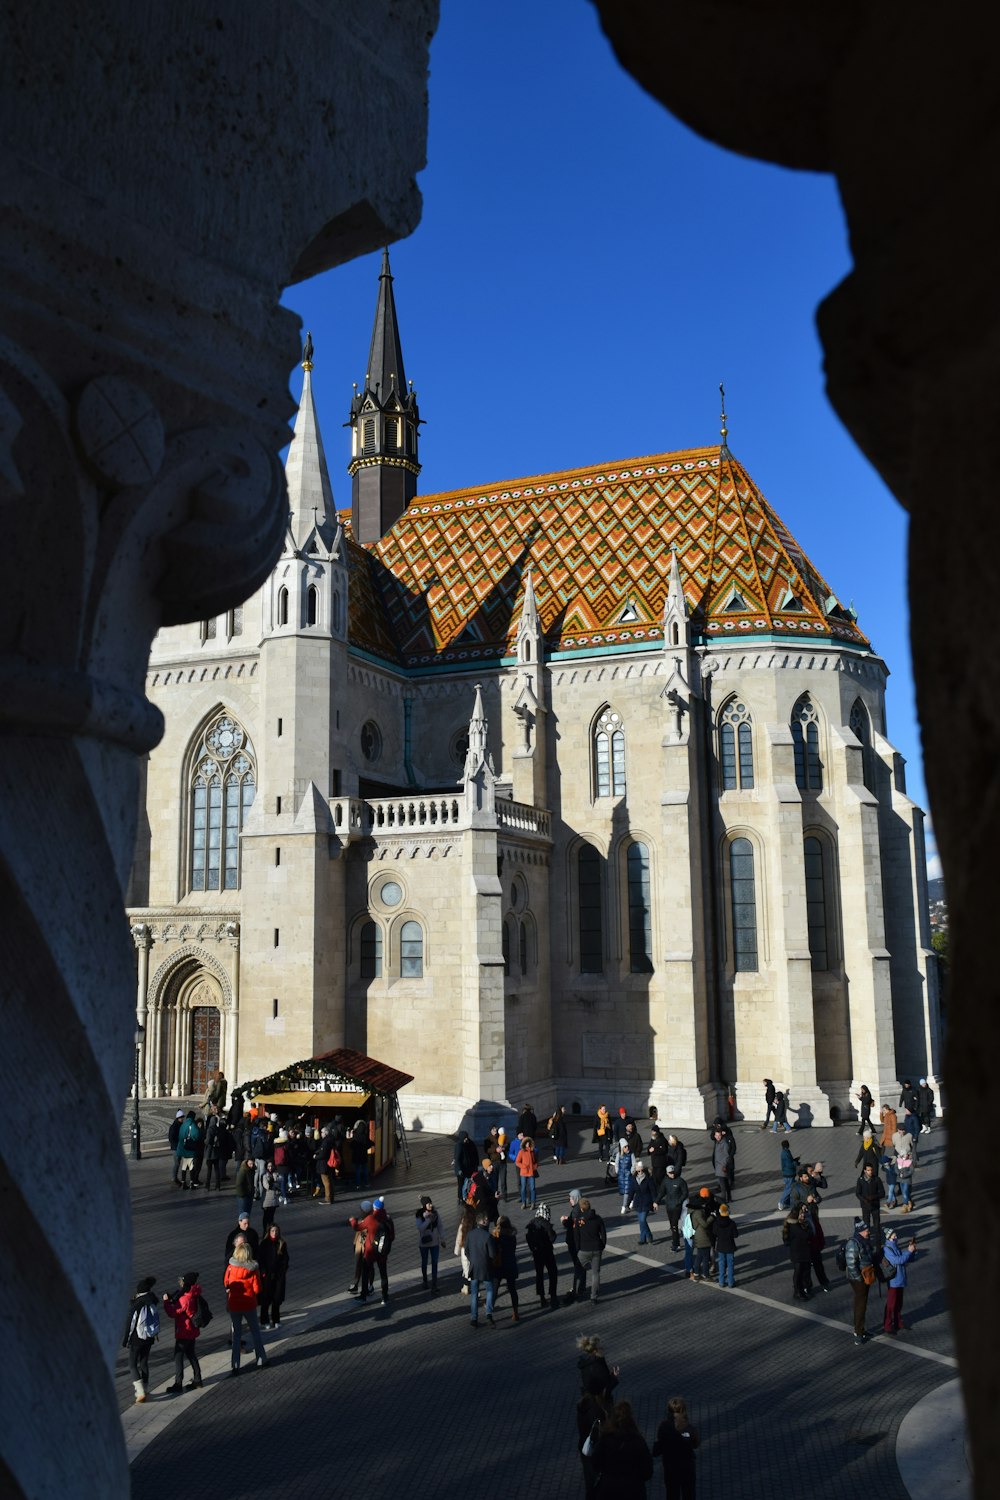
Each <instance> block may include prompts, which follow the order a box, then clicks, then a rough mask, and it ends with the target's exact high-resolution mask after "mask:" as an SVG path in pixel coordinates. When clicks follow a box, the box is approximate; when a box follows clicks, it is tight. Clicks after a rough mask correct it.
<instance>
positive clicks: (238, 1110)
mask: <svg viewBox="0 0 1000 1500" xmlns="http://www.w3.org/2000/svg"><path fill="white" fill-rule="evenodd" d="M245 1103H246V1099H245V1098H244V1097H243V1091H242V1089H233V1095H232V1103H231V1104H230V1106H229V1110H228V1112H227V1114H226V1124H227V1125H228V1126H229V1128H230V1130H234V1129H235V1128H236V1126H237V1125H239V1124H240V1122H241V1121H242V1119H243V1106H244V1104H245Z"/></svg>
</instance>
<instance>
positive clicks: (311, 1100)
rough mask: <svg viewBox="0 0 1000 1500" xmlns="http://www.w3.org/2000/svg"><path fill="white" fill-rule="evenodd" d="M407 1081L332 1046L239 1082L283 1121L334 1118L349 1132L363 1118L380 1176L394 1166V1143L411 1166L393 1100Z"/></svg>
mask: <svg viewBox="0 0 1000 1500" xmlns="http://www.w3.org/2000/svg"><path fill="white" fill-rule="evenodd" d="M412 1082H413V1074H412V1073H402V1072H400V1070H399V1069H398V1068H391V1067H390V1066H389V1065H388V1063H383V1062H379V1061H378V1059H377V1058H375V1057H366V1056H365V1054H364V1053H363V1052H353V1051H352V1050H351V1049H350V1048H348V1047H335V1048H334V1050H333V1051H332V1052H322V1053H320V1055H319V1056H318V1057H308V1058H305V1059H304V1060H303V1061H302V1062H295V1063H289V1064H288V1065H287V1066H286V1067H284V1068H281V1069H279V1070H278V1072H276V1073H271V1074H270V1075H269V1076H268V1077H267V1078H256V1079H253V1080H251V1081H250V1082H249V1083H244V1084H242V1085H241V1091H242V1093H243V1096H244V1098H245V1099H247V1100H248V1101H249V1102H250V1103H251V1104H253V1105H256V1106H257V1107H258V1108H260V1107H263V1108H265V1109H267V1110H269V1111H270V1110H273V1111H274V1112H275V1113H277V1114H278V1116H279V1118H281V1119H282V1121H283V1122H287V1121H288V1120H289V1118H290V1117H292V1116H294V1117H297V1118H301V1117H302V1116H303V1115H305V1116H306V1117H307V1118H308V1119H309V1121H310V1123H312V1124H313V1125H316V1126H320V1127H322V1126H323V1125H327V1124H329V1123H330V1121H331V1120H332V1119H333V1117H334V1116H335V1115H338V1114H339V1115H340V1116H341V1117H342V1120H343V1124H344V1126H345V1128H346V1129H347V1130H348V1131H350V1129H351V1127H352V1126H353V1125H354V1124H355V1122H356V1121H357V1120H358V1119H359V1118H360V1119H364V1120H365V1121H366V1122H367V1124H368V1139H369V1142H370V1143H371V1145H372V1146H373V1147H374V1156H373V1162H372V1170H373V1171H374V1172H381V1171H382V1170H383V1168H385V1167H388V1166H391V1165H392V1163H393V1162H394V1161H395V1159H396V1147H397V1142H398V1145H399V1147H400V1149H401V1150H402V1152H403V1158H404V1160H405V1162H406V1165H407V1166H409V1165H410V1153H409V1149H408V1147H407V1144H406V1136H405V1134H404V1131H403V1116H402V1114H401V1112H400V1108H399V1100H398V1098H397V1095H398V1093H399V1090H400V1089H401V1088H405V1086H406V1085H407V1084H408V1083H412Z"/></svg>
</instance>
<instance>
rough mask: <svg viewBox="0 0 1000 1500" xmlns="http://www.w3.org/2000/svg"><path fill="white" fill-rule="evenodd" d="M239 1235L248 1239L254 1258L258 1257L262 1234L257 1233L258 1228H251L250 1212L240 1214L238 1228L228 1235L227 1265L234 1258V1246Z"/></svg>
mask: <svg viewBox="0 0 1000 1500" xmlns="http://www.w3.org/2000/svg"><path fill="white" fill-rule="evenodd" d="M238 1235H242V1236H243V1238H244V1239H245V1240H246V1242H247V1244H248V1245H249V1246H250V1249H251V1251H252V1252H253V1258H254V1260H256V1259H257V1251H258V1249H259V1248H260V1235H259V1234H258V1233H257V1231H256V1229H251V1228H250V1215H249V1214H240V1216H239V1218H238V1220H237V1222H236V1228H235V1229H231V1230H230V1231H229V1234H228V1235H227V1237H226V1261H225V1263H226V1265H227V1266H228V1264H229V1262H230V1260H231V1259H232V1254H233V1246H234V1245H235V1244H236V1239H237V1236H238Z"/></svg>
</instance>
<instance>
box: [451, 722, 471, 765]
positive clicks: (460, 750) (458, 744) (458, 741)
mask: <svg viewBox="0 0 1000 1500" xmlns="http://www.w3.org/2000/svg"><path fill="white" fill-rule="evenodd" d="M468 753H469V731H468V730H467V729H460V730H459V732H458V734H456V736H455V738H454V739H453V740H452V742H451V758H452V760H453V761H454V762H455V764H456V766H464V765H465V757H466V756H467V755H468Z"/></svg>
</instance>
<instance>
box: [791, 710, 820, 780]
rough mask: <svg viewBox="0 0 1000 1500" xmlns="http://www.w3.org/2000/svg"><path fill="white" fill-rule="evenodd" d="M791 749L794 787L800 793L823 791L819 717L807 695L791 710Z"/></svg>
mask: <svg viewBox="0 0 1000 1500" xmlns="http://www.w3.org/2000/svg"><path fill="white" fill-rule="evenodd" d="M792 747H793V749H794V752H795V785H796V786H797V787H798V788H799V791H801V792H821V791H822V790H823V762H822V761H821V760H820V758H819V715H818V714H817V712H816V709H815V707H814V705H813V701H812V699H811V698H810V697H809V694H808V693H804V694H803V695H802V697H801V698H800V699H799V701H798V702H797V703H796V705H795V707H794V708H793V709H792Z"/></svg>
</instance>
